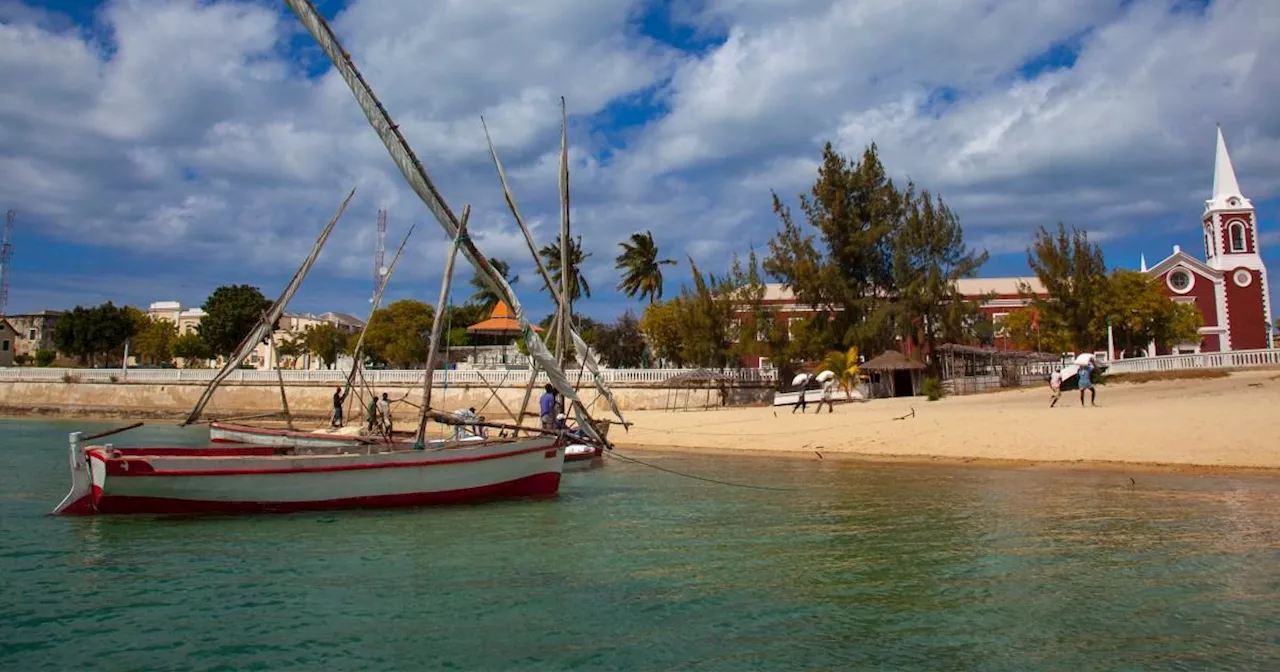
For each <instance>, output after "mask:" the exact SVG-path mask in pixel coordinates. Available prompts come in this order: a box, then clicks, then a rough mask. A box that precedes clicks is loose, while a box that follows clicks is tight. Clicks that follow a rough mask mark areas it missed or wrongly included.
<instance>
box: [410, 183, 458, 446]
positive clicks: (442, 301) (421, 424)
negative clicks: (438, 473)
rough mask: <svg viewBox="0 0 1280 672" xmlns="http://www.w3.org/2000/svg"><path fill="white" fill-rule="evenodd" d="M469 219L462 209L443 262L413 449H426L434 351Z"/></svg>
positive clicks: (433, 375) (434, 370) (434, 365)
mask: <svg viewBox="0 0 1280 672" xmlns="http://www.w3.org/2000/svg"><path fill="white" fill-rule="evenodd" d="M470 218H471V206H470V205H468V206H465V207H463V208H462V219H461V220H460V221H459V222H458V235H456V236H454V237H453V241H452V242H451V243H450V244H449V258H448V259H447V260H446V261H445V262H444V278H443V279H441V281H440V298H439V299H438V300H437V301H436V314H435V316H434V317H433V319H432V320H431V340H430V341H428V345H427V365H426V375H425V376H423V382H422V409H421V410H422V413H421V415H420V416H419V417H418V432H417V434H416V438H415V439H414V443H413V447H414V448H417V449H419V450H421V449H422V448H424V447H426V441H427V419H428V416H429V411H430V410H431V388H432V386H433V383H434V382H435V373H436V349H437V348H438V347H439V346H440V332H441V331H442V330H443V328H444V311H445V308H446V307H447V305H448V301H449V286H450V285H452V284H453V262H454V260H455V259H457V257H458V246H459V245H461V244H462V240H463V239H464V238H466V237H467V220H468V219H470Z"/></svg>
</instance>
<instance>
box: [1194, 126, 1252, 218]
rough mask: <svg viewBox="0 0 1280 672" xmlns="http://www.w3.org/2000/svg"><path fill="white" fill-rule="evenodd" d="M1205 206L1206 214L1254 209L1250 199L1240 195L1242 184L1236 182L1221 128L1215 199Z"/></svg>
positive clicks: (1214, 176)
mask: <svg viewBox="0 0 1280 672" xmlns="http://www.w3.org/2000/svg"><path fill="white" fill-rule="evenodd" d="M1204 206H1205V207H1204V209H1205V211H1206V212H1207V211H1210V210H1227V209H1236V208H1252V207H1253V204H1252V203H1250V202H1249V199H1247V198H1245V197H1244V194H1242V193H1240V183H1239V182H1237V181H1236V170H1235V167H1233V166H1232V165H1231V155H1230V154H1229V153H1227V141H1226V140H1225V139H1223V137H1222V127H1221V126H1219V127H1218V147H1217V151H1216V152H1215V154H1214V159H1213V198H1211V199H1209V200H1208V201H1205V204H1204Z"/></svg>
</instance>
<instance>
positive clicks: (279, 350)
mask: <svg viewBox="0 0 1280 672" xmlns="http://www.w3.org/2000/svg"><path fill="white" fill-rule="evenodd" d="M275 348H276V359H277V364H278V365H280V366H285V364H284V362H286V361H287V362H288V365H287V367H288V368H293V367H294V366H295V365H296V364H297V363H298V358H299V357H302V356H303V355H305V354H307V353H308V352H310V350H309V349H308V348H307V337H306V334H301V335H299V336H293V337H287V338H282V339H280V340H279V341H278V342H277V343H276V345H275Z"/></svg>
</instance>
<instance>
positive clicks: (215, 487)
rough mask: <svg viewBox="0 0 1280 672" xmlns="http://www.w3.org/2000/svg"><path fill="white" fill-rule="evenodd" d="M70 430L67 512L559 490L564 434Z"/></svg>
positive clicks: (293, 507) (348, 504) (288, 507)
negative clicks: (407, 439) (317, 439)
mask: <svg viewBox="0 0 1280 672" xmlns="http://www.w3.org/2000/svg"><path fill="white" fill-rule="evenodd" d="M82 437H83V435H82V434H81V433H79V432H76V433H73V434H72V435H71V449H70V467H71V492H70V493H68V494H67V496H66V498H64V499H63V500H62V502H61V503H60V504H58V506H57V507H56V508H55V509H54V510H53V513H55V514H61V515H95V514H127V513H151V514H169V513H186V514H191V513H257V512H288V511H308V510H321V509H344V508H373V507H393V506H420V505H428V504H461V503H471V502H478V501H485V500H492V499H504V498H515V497H532V498H540V497H554V496H555V495H556V494H558V493H559V490H560V475H561V473H562V472H563V469H564V447H565V442H564V440H563V439H562V438H561V437H559V436H554V435H547V436H535V437H528V438H520V439H495V440H484V441H479V442H465V443H455V442H449V443H445V444H441V445H438V446H434V447H432V446H429V447H428V448H427V449H425V450H414V449H412V448H407V449H405V448H401V447H399V446H395V447H392V448H391V449H387V447H385V446H382V447H380V448H382V450H381V452H373V451H375V450H377V449H378V448H379V447H369V446H365V447H361V448H359V449H355V450H351V449H344V448H334V447H296V446H239V447H220V448H204V449H201V448H115V447H113V446H112V445H111V444H106V445H90V446H85V445H83V444H82Z"/></svg>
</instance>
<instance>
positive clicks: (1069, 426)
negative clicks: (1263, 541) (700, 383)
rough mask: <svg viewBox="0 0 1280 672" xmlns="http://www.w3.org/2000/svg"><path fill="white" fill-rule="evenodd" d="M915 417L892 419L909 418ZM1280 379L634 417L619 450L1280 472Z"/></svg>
mask: <svg viewBox="0 0 1280 672" xmlns="http://www.w3.org/2000/svg"><path fill="white" fill-rule="evenodd" d="M913 408H914V410H915V417H910V418H906V419H902V420H895V419H894V418H896V417H900V416H903V415H907V414H910V413H911V412H912V409H913ZM1278 408H1280V372H1277V371H1275V370H1266V371H1246V372H1236V373H1232V374H1231V375H1229V376H1227V377H1224V378H1216V379H1201V380H1195V379H1192V380H1173V381H1160V382H1148V383H1124V382H1115V383H1111V384H1108V385H1103V386H1100V387H1099V388H1098V406H1096V407H1086V408H1081V406H1080V397H1079V393H1078V392H1075V391H1070V392H1066V393H1064V394H1063V396H1062V399H1061V400H1060V401H1059V402H1058V406H1057V407H1056V408H1049V390H1048V388H1047V386H1046V387H1038V388H1033V389H1023V390H1013V391H1007V392H996V393H989V394H980V395H971V396H959V397H948V398H946V399H943V400H940V401H936V402H929V401H927V400H925V399H924V398H922V397H916V398H910V399H882V400H874V401H869V402H863V403H848V404H843V405H837V406H836V407H835V412H834V413H828V412H827V411H826V409H823V412H822V413H821V414H819V415H815V414H814V412H813V411H814V406H812V405H810V407H809V409H808V413H806V414H804V415H801V414H800V413H798V412H797V413H795V414H794V415H793V414H792V413H791V409H790V407H777V408H774V407H769V408H759V407H757V408H729V409H717V410H704V411H687V412H686V411H678V412H663V411H634V412H631V413H629V414H628V418H627V419H628V420H630V421H632V422H634V423H635V426H633V427H632V428H631V430H630V432H626V433H624V432H622V431H621V428H614V430H615V432H616V433H611V435H610V439H612V440H613V441H615V442H616V443H617V444H618V446H619V449H620V450H621V449H662V450H687V451H733V452H735V453H742V452H746V453H750V452H760V453H789V454H792V455H794V456H796V457H805V458H807V459H819V457H818V455H817V454H815V451H816V453H820V454H821V456H822V459H831V458H833V457H834V458H840V457H846V458H858V459H871V460H882V461H948V462H951V461H954V462H971V461H982V462H1005V463H1021V464H1024V465H1033V464H1041V463H1052V464H1053V465H1055V466H1070V465H1073V464H1074V465H1078V466H1085V467H1106V466H1109V465H1110V466H1123V467H1125V468H1128V467H1130V466H1142V465H1145V466H1148V467H1161V468H1178V469H1188V468H1189V469H1192V470H1194V469H1195V468H1196V467H1199V468H1207V469H1208V470H1212V471H1217V470H1219V469H1223V468H1229V469H1268V470H1269V469H1280V413H1278V412H1277V410H1276V409H1278Z"/></svg>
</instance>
